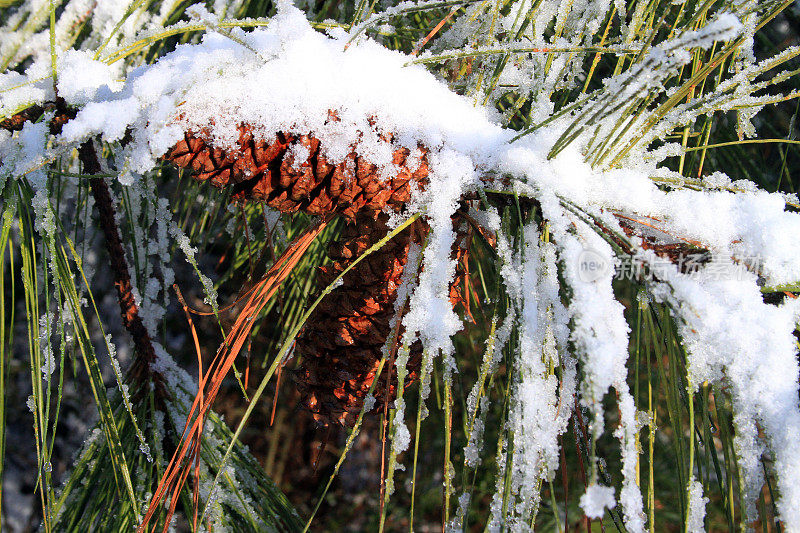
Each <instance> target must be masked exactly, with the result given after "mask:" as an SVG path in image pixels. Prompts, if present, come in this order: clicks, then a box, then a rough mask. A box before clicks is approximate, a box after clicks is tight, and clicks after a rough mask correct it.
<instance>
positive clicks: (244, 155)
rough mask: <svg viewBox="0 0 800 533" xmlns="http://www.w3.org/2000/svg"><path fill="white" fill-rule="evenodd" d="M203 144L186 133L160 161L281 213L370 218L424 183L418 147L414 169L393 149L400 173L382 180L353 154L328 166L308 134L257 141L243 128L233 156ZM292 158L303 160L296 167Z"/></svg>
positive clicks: (424, 165)
mask: <svg viewBox="0 0 800 533" xmlns="http://www.w3.org/2000/svg"><path fill="white" fill-rule="evenodd" d="M206 139H208V135H207V132H205V133H204V132H200V133H199V134H196V133H193V132H187V133H186V134H185V136H184V139H183V140H182V141H180V142H178V143H177V144H176V145H175V146H174V147H172V149H171V150H169V152H167V154H166V155H165V156H164V159H165V160H167V161H171V162H173V163H174V164H175V165H177V166H179V167H183V168H189V169H191V170H193V171H194V176H195V178H196V179H198V180H201V181H206V180H208V181H209V182H210V183H211V184H212V185H214V186H215V187H218V188H223V187H232V191H233V197H234V199H237V200H256V201H262V202H265V203H267V204H268V205H269V206H270V207H272V208H274V209H277V210H278V211H281V212H293V211H304V212H306V213H309V214H312V215H321V214H328V213H340V214H343V215H345V216H346V217H348V218H350V219H353V218H355V216H356V213H366V214H369V215H371V216H373V217H374V216H377V214H378V213H379V212H380V211H382V210H383V209H384V208H385V207H386V206H387V205H388V206H390V207H393V208H396V209H397V208H400V207H401V206H402V205H403V204H404V203H405V202H407V201H408V200H409V199H410V198H411V191H412V187H422V186H423V185H424V183H425V181H426V180H427V177H428V163H427V156H426V153H427V151H426V150H425V149H424V148H422V147H420V150H421V152H422V157H420V158H419V161H418V163H419V164H418V165H417V166H416V167H415V168H413V169H412V168H411V167H410V166H409V163H410V161H409V150H408V149H406V148H398V149H396V150H395V151H394V156H393V163H394V164H395V165H397V167H398V169H399V171H398V172H397V174H396V175H395V176H393V177H392V178H390V179H386V180H383V179H381V178H380V177H379V176H378V168H377V167H376V166H375V165H373V164H371V163H369V162H367V161H366V160H365V159H363V158H361V157H359V156H358V154H356V153H355V152H351V153H350V154H349V155H348V156H347V157H346V158H345V160H344V161H342V162H341V163H338V164H336V165H334V164H332V163H331V162H329V161H328V160H327V159H326V158H325V156H324V155H323V154H322V150H321V146H320V141H319V140H318V139H316V138H315V137H314V136H313V135H311V134H308V135H293V134H284V133H278V134H277V135H276V136H275V138H274V139H272V140H271V141H266V140H256V139H255V138H254V137H253V134H252V129H251V128H250V127H249V126H246V125H243V126H240V127H239V140H238V142H237V147H236V149H234V150H223V149H221V148H215V147H213V146H211V144H210V143H209V142H208V141H207V140H206ZM387 142H388V141H387ZM296 153H302V154H304V155H305V154H306V153H307V154H308V156H307V157H306V158H305V160H303V161H296V160H295V155H294V154H296Z"/></svg>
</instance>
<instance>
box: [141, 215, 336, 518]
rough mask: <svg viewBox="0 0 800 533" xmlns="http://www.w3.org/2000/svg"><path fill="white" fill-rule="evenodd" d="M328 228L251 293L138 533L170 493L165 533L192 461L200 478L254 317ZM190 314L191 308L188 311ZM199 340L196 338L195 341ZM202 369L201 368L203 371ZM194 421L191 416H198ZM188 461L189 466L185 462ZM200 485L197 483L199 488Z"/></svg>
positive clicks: (299, 245) (201, 386)
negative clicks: (224, 388)
mask: <svg viewBox="0 0 800 533" xmlns="http://www.w3.org/2000/svg"><path fill="white" fill-rule="evenodd" d="M327 224H328V218H327V217H326V218H324V219H322V220H321V221H320V222H319V223H318V224H317V225H316V226H314V227H312V228H309V229H308V230H306V231H305V232H304V233H303V234H302V235H301V236H300V237H299V238H298V239H297V240H296V241H295V242H294V243H293V244H292V245H291V246H290V247H289V248H288V249H287V250H286V251H285V252H284V253H283V255H281V257H279V258H278V260H277V261H276V262H275V264H274V265H273V266H272V268H270V270H269V271H268V272H267V274H266V275H265V276H264V278H263V279H262V280H261V281H260V282H259V283H258V284H257V285H256V286H255V287H253V289H252V290H251V291H249V292H250V293H251V296H250V298H249V299H248V301H247V303H246V304H245V306H244V308H243V309H242V312H241V313H240V315H239V317H238V318H237V320H236V323H235V324H234V325H233V327H232V328H231V330H230V332H229V333H228V335H227V337H226V338H225V340H224V342H223V343H222V345H220V347H219V350H218V351H217V354H216V355H215V356H214V359H213V360H212V361H211V364H210V365H209V366H208V371H207V372H206V373H205V376H201V379H200V382H199V383H198V391H197V395H196V396H195V399H194V402H193V403H192V406H191V408H190V409H189V413H188V415H187V417H186V426H185V427H184V431H183V434H182V435H181V439H180V442H181V443H182V444H181V445H180V447H178V449H176V451H175V453H174V454H173V456H172V459H171V460H170V463H169V465H168V466H167V469H166V470H165V471H164V474H163V475H162V477H161V480H160V481H159V484H158V487H157V488H156V492H155V494H154V495H153V497H152V499H151V500H150V505H149V507H148V509H147V513H146V514H145V517H144V520H143V521H142V523H141V524H140V525H139V527H138V528H137V533H144V532H145V531H147V525H148V523H149V522H150V520H151V519H152V518H153V516H154V515H155V513H156V511H157V510H158V509H159V507H160V504H161V502H162V500H163V499H164V497H165V496H166V494H167V493H168V492H170V493H171V501H170V507H169V511H168V514H167V517H166V521H165V524H164V530H163V531H164V532H165V533H166V531H167V529H168V527H169V522H170V519H171V518H172V515H173V514H174V513H175V506H176V505H177V501H178V497H179V495H180V491H181V489H182V488H183V486H184V484H185V483H186V479H187V477H188V474H189V473H190V472H191V470H192V464H191V463H192V460H191V459H194V462H195V468H194V470H195V472H196V475H199V454H200V440H201V437H202V431H203V423H204V420H205V415H206V413H207V411H208V409H209V408H210V406H211V405H212V404H213V403H214V399H215V398H216V396H217V393H218V392H219V389H220V386H221V385H222V382H223V380H224V379H225V377H226V376H227V375H228V372H229V371H230V369H231V367H232V366H233V361H234V359H235V358H236V356H237V355H238V354H239V352H240V351H241V349H242V347H243V346H244V343H245V342H246V341H247V340H248V337H249V334H250V331H251V330H252V328H253V325H254V323H255V320H254V319H255V317H256V316H257V315H258V313H260V312H261V310H262V309H263V308H264V307H265V306H266V304H267V303H268V302H269V301H270V299H271V298H272V297H273V296H274V295H275V293H276V292H277V291H278V289H279V287H280V285H281V283H282V282H283V280H284V279H286V277H288V276H289V274H290V273H291V272H292V271H293V269H294V267H295V266H296V265H297V263H298V262H299V261H300V259H301V258H302V257H303V255H304V254H305V252H306V250H307V249H308V247H309V246H310V245H311V243H312V242H313V241H314V239H316V237H317V236H318V235H319V234H320V233H321V232H322V230H323V229H325V227H326V226H327ZM185 310H187V311H188V306H187V307H186V308H185ZM195 339H196V337H195ZM196 342H197V345H196V346H197V348H198V356H199V342H198V341H196ZM201 368H202V367H201ZM195 413H196V416H195V418H194V420H192V416H193V415H195ZM187 457H189V458H190V460H189V461H188V462H184V459H185V458H187ZM197 485H199V483H196V486H197ZM194 500H195V512H194V514H195V517H194V518H195V525H196V521H197V508H198V504H199V501H198V500H199V496H198V495H197V487H195V497H194Z"/></svg>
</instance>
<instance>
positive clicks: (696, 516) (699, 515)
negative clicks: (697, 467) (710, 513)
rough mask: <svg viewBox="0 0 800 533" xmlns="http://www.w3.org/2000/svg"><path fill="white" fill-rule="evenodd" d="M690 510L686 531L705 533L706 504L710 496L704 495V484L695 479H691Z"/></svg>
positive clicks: (689, 491)
mask: <svg viewBox="0 0 800 533" xmlns="http://www.w3.org/2000/svg"><path fill="white" fill-rule="evenodd" d="M688 488H689V490H688V493H689V511H688V513H687V516H686V531H687V532H689V533H703V532H704V531H705V530H706V527H705V523H704V521H705V518H706V504H707V503H708V498H706V497H705V496H703V485H701V484H700V482H699V481H697V480H696V479H694V477H692V479H690V480H689V487H688Z"/></svg>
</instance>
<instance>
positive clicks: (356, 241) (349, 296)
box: [295, 214, 425, 425]
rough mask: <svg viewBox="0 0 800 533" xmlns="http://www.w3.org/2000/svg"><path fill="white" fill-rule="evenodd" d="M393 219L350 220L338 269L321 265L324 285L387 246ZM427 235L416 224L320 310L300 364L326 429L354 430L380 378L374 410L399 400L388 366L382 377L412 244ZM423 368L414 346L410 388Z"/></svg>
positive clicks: (338, 248)
mask: <svg viewBox="0 0 800 533" xmlns="http://www.w3.org/2000/svg"><path fill="white" fill-rule="evenodd" d="M387 219H388V217H387V216H386V215H385V214H381V215H379V216H378V218H377V219H374V218H372V217H371V216H368V215H365V214H359V215H357V216H356V218H355V220H354V221H353V222H349V223H348V224H347V226H346V227H345V230H344V234H343V235H342V238H341V239H340V240H339V241H338V242H335V243H333V244H331V246H330V249H329V254H330V256H331V258H332V259H333V263H332V264H331V265H329V266H325V267H321V272H320V280H319V286H320V287H327V286H328V285H329V284H330V283H331V282H332V281H333V280H334V279H335V278H336V277H337V276H338V275H339V274H340V273H341V272H342V271H343V270H344V269H345V268H346V267H347V265H348V264H349V263H350V262H351V261H352V260H353V259H355V258H356V257H358V256H360V255H361V254H362V253H363V252H364V251H365V250H367V249H368V248H369V247H370V246H372V245H373V244H375V243H376V242H378V241H379V240H381V239H382V238H383V237H384V236H385V235H386V233H387V231H388V228H387V226H386V221H387ZM424 231H425V230H424V228H423V227H422V224H421V223H417V224H415V225H412V226H411V227H409V228H407V229H406V230H405V231H403V232H402V233H400V234H398V235H396V236H395V237H394V238H393V239H392V240H390V241H388V242H387V243H386V244H385V245H384V246H383V247H382V248H381V249H380V250H377V251H375V252H373V253H372V254H370V255H369V256H367V257H366V258H365V259H364V260H363V261H361V262H360V263H359V264H358V265H356V267H355V268H353V269H352V270H351V271H350V272H348V273H347V274H345V276H344V277H343V278H342V284H341V285H340V286H339V287H337V288H336V289H334V291H333V292H331V293H330V294H329V295H328V296H326V297H325V299H324V300H323V301H322V302H320V305H319V306H318V307H317V308H316V309H315V310H314V313H313V314H312V315H311V317H309V320H308V322H307V323H306V326H305V328H304V329H303V331H302V333H301V334H300V337H299V338H298V339H297V345H296V351H297V353H298V354H299V355H300V356H301V357H302V363H301V366H300V368H299V370H298V371H297V374H296V378H295V380H296V382H297V387H298V389H299V390H300V392H301V394H302V396H303V403H304V406H305V407H306V408H307V409H309V410H310V411H311V413H312V414H313V416H314V419H315V420H316V421H317V422H318V423H319V424H320V425H328V424H331V423H339V424H342V425H351V424H352V423H353V422H354V421H355V418H356V417H357V415H358V413H359V411H360V410H361V408H362V406H363V404H364V399H365V396H366V394H367V392H368V391H369V388H370V386H371V385H372V382H373V381H374V380H375V379H376V378H377V379H379V380H380V381H379V382H378V384H377V385H376V387H375V391H374V395H375V398H376V399H377V400H378V402H377V403H376V407H380V406H382V405H383V402H384V400H385V399H386V396H387V395H388V397H389V399H390V400H391V399H392V398H393V397H394V395H395V392H396V388H397V379H396V372H394V369H393V368H391V369H390V368H389V367H390V365H388V364H387V365H385V366H384V369H383V371H382V373H381V375H380V376H379V377H378V376H376V371H377V367H378V364H379V362H380V360H381V358H382V357H383V349H384V345H385V344H386V341H387V339H388V338H389V337H390V333H391V332H390V329H391V325H390V324H391V322H392V318H393V316H394V312H395V310H394V302H395V299H396V298H397V289H398V288H399V286H400V278H401V276H402V275H403V270H404V268H405V266H406V261H407V258H408V249H409V245H410V244H411V242H418V241H419V240H420V234H421V233H422V232H424ZM400 318H401V317H397V319H398V320H400ZM390 348H391V347H390ZM420 363H421V346H420V344H419V343H416V344H415V345H413V346H412V349H411V356H410V358H409V362H408V365H407V368H408V377H407V378H406V381H405V383H406V384H409V383H412V382H413V381H414V380H415V379H416V378H417V375H418V374H419V369H420ZM390 373H391V376H392V377H391V379H388V383H387V378H388V376H389V374H390Z"/></svg>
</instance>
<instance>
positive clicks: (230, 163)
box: [164, 126, 428, 425]
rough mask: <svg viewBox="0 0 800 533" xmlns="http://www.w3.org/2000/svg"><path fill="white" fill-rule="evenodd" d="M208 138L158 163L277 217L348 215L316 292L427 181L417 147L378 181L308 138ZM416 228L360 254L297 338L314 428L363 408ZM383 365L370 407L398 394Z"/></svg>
mask: <svg viewBox="0 0 800 533" xmlns="http://www.w3.org/2000/svg"><path fill="white" fill-rule="evenodd" d="M208 138H209V136H208V135H204V134H202V133H200V134H195V133H192V132H187V133H186V134H185V136H184V139H183V140H182V141H180V142H178V143H177V144H176V145H175V146H174V147H173V148H172V149H171V150H170V151H169V152H167V154H166V155H165V156H164V159H165V160H167V161H171V162H172V163H174V164H175V165H177V166H179V167H183V168H188V169H191V170H193V171H194V177H195V178H196V179H198V180H201V181H208V182H210V183H211V184H212V185H214V186H215V187H218V188H226V187H230V188H231V190H232V193H233V197H234V198H235V199H239V200H253V201H261V202H265V203H267V204H268V205H269V206H271V207H272V208H274V209H277V210H279V211H282V212H294V211H304V212H306V213H309V214H313V215H324V214H341V215H344V216H345V217H347V224H346V225H345V228H344V233H343V234H342V237H341V239H340V240H339V241H338V242H335V243H333V244H331V246H330V249H329V254H330V256H331V258H332V259H333V263H332V265H329V266H325V267H320V270H321V273H320V287H321V288H324V287H327V285H328V284H329V283H330V282H331V281H333V279H335V278H336V276H338V275H339V274H340V273H341V272H342V271H343V270H344V269H345V268H346V267H347V266H348V265H349V264H350V262H351V261H352V260H353V259H355V258H356V257H358V256H359V255H361V254H362V253H363V252H364V251H365V250H366V249H368V248H369V247H371V246H372V245H373V244H375V243H376V242H378V241H379V240H381V239H382V238H383V237H384V236H385V235H386V233H387V232H388V227H387V225H386V222H387V220H388V216H387V215H386V214H385V211H386V210H387V208H388V209H393V210H399V209H400V208H402V206H403V205H404V204H405V203H406V202H407V201H408V200H410V198H411V193H412V189H413V188H414V187H417V188H422V187H424V186H425V183H426V181H427V177H428V165H427V157H426V150H425V149H424V148H422V147H421V148H420V150H419V153H420V154H421V156H420V157H419V158H417V159H416V161H415V164H414V166H413V167H411V165H410V163H411V161H410V152H409V150H408V149H406V148H398V149H396V150H395V151H394V153H393V163H394V164H395V165H396V168H397V169H398V172H397V173H396V174H395V175H394V176H392V177H390V178H388V179H384V178H382V177H381V176H379V173H378V168H377V167H376V166H375V165H373V164H371V163H369V162H368V161H366V160H365V159H363V158H361V157H360V156H359V155H358V154H357V153H356V152H351V153H350V154H349V155H348V156H347V157H346V158H345V160H344V161H343V162H341V163H339V164H336V165H334V164H332V163H330V162H329V161H328V160H327V159H326V158H325V156H324V155H323V153H322V150H321V144H320V141H319V140H318V139H316V138H315V137H314V136H313V135H292V134H283V133H278V134H277V135H276V136H275V138H274V139H273V140H272V141H264V140H256V139H255V138H254V136H253V134H252V130H251V128H250V127H248V126H240V127H239V140H238V143H237V148H236V149H235V150H224V149H220V148H216V147H214V146H213V145H212V144H211V142H209V141H207V140H206V139H208ZM387 142H390V139H387ZM294 154H303V157H304V159H305V160H304V161H302V162H299V164H298V162H297V161H295V155H294ZM306 154H308V155H307V156H306ZM422 231H424V229H423V224H422V223H417V224H415V225H414V226H412V227H411V228H409V229H407V230H406V231H404V232H402V233H400V234H399V235H397V236H395V237H394V238H393V239H392V240H391V241H389V242H388V243H386V244H385V245H384V246H383V247H382V248H381V249H380V250H378V251H376V252H374V253H373V254H371V255H369V256H368V257H366V258H365V259H364V260H363V261H362V262H361V263H359V264H358V265H357V266H356V267H355V268H354V269H353V270H352V271H350V272H349V273H348V274H347V275H345V276H344V278H343V284H342V286H341V287H337V288H336V290H334V291H333V292H332V293H331V294H329V295H328V296H327V297H326V298H325V299H324V300H323V301H322V302H321V303H320V305H319V306H318V308H317V309H316V310H315V312H314V313H313V314H312V315H311V316H310V317H309V320H308V321H307V322H306V325H305V327H304V329H303V331H302V332H301V333H300V335H299V337H298V339H297V347H296V352H297V354H298V355H300V356H301V357H302V364H301V367H300V369H299V371H298V372H297V375H296V379H295V381H296V383H297V387H298V389H299V390H300V392H301V394H302V396H303V404H304V405H305V407H307V408H308V409H309V410H310V411H311V413H312V415H313V416H314V419H315V420H316V421H317V422H318V423H319V424H321V425H328V424H350V423H352V422H353V421H354V420H355V416H356V415H357V414H358V412H359V411H360V410H361V407H362V406H363V403H364V398H365V396H366V393H367V391H368V390H369V388H370V386H371V385H372V382H373V380H375V379H376V377H377V376H376V375H375V374H376V369H377V366H378V364H379V362H380V360H381V357H382V350H383V346H384V345H385V344H386V341H387V339H388V337H389V334H390V331H389V330H390V323H391V320H392V317H393V316H394V302H395V299H396V297H397V289H398V287H399V286H400V276H401V275H402V273H403V269H404V267H405V264H406V261H407V258H408V250H409V245H410V243H411V242H412V240H413V239H417V240H418V235H419V234H420V232H422ZM420 354H421V347H420V345H419V343H416V344H415V345H414V346H413V347H412V353H411V356H410V359H409V363H408V376H407V378H406V384H409V383H412V382H413V381H414V380H415V379H416V377H417V375H418V373H419V367H420V362H421V355H420ZM389 366H390V365H386V366H385V368H384V371H383V374H382V375H381V376H380V377H377V378H378V379H380V380H381V381H379V383H378V384H377V385H376V388H375V397H376V398H378V399H379V400H380V401H379V402H378V403H377V404H376V406H379V405H382V402H383V400H384V399H385V398H386V396H387V394H388V396H389V398H390V399H391V398H393V397H394V394H395V392H396V390H395V389H396V386H397V380H396V377H395V373H394V369H392V376H393V377H392V379H390V380H388V383H387V378H388V369H389Z"/></svg>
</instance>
